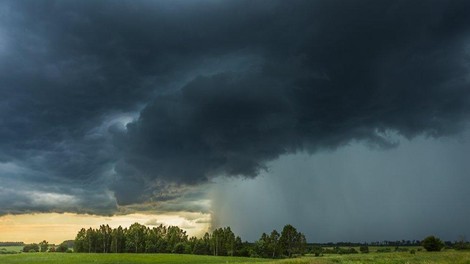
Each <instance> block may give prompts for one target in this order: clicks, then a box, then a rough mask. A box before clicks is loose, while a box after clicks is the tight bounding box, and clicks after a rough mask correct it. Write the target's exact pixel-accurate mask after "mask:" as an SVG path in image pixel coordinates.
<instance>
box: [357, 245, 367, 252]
mask: <svg viewBox="0 0 470 264" xmlns="http://www.w3.org/2000/svg"><path fill="white" fill-rule="evenodd" d="M359 251H361V253H369V247H368V246H367V245H364V246H361V247H359Z"/></svg>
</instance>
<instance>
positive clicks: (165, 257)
mask: <svg viewBox="0 0 470 264" xmlns="http://www.w3.org/2000/svg"><path fill="white" fill-rule="evenodd" d="M0 263H2V264H19V263H28V264H59V263H70V264H75V263H76V264H78V263H80V264H89V263H94V264H141V263H142V264H145V263H155V264H159V263H169V264H172V263H173V264H177V263H178V264H179V263H196V264H198V263H201V264H202V263H208V264H210V263H232V264H242V263H266V264H335V263H339V264H369V263H370V264H372V263H374V264H451V263H452V264H470V252H457V251H443V252H435V253H431V252H417V253H416V254H415V255H412V254H410V253H407V252H399V253H398V252H392V253H369V254H355V255H325V256H323V257H313V256H306V257H302V258H297V259H284V260H269V259H256V258H238V257H213V256H196V255H175V254H78V253H22V254H15V255H0Z"/></svg>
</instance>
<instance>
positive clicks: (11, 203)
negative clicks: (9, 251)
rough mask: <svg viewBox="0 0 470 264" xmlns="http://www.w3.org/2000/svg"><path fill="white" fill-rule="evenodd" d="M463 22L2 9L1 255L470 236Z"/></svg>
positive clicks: (397, 10)
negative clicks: (41, 249) (83, 234)
mask: <svg viewBox="0 0 470 264" xmlns="http://www.w3.org/2000/svg"><path fill="white" fill-rule="evenodd" d="M469 12H470V2H468V1H458V0H451V1H444V0H439V1H438V0H431V1H428V0H427V1H424V0H417V1H400V0H396V1H387V0H384V1H376V0H373V1H372V0H356V1H345V0H333V1H331V0H306V1H300V0H295V1H280V0H270V1H267V0H266V1H263V0H260V1H248V0H246V1H245V0H241V1H240V0H239V1H235V0H233V1H229V0H225V1H214V0H195V1H183V0H175V1H146V0H137V1H136V0H133V1H125V0H124V1H106V0H105V1H71V0H70V1H52V0H50V1H42V0H38V1H26V0H24V1H23V0H18V1H16V0H15V1H8V0H7V1H1V2H0V241H4V240H15V241H25V242H37V241H40V240H42V239H48V240H50V241H53V242H61V241H62V240H65V239H73V234H75V233H76V232H77V231H78V230H79V227H88V226H99V225H100V224H106V223H109V224H110V225H113V226H114V225H119V224H122V225H124V226H125V225H130V223H132V222H140V223H142V224H146V223H148V224H155V223H166V224H178V225H180V226H182V227H184V228H185V229H187V230H188V232H190V233H191V234H194V235H199V234H201V233H203V232H205V231H207V230H210V229H211V228H216V227H220V226H227V225H230V226H231V227H232V230H234V232H235V233H237V234H238V235H240V236H241V237H242V239H244V240H249V241H254V240H256V239H258V238H259V236H260V235H261V233H262V232H270V231H271V230H272V229H277V230H280V229H282V226H283V225H285V224H293V225H294V226H295V227H296V228H297V229H298V230H299V231H301V232H303V233H305V235H306V237H307V239H308V240H309V241H311V242H329V241H333V242H334V241H376V240H401V239H410V240H412V239H422V238H423V237H425V236H427V235H430V234H435V235H438V236H440V237H442V238H443V239H446V240H457V239H458V238H459V236H461V235H464V236H467V237H470V227H468V225H465V219H468V217H469V216H470V208H469V207H468V206H466V205H465V203H466V202H467V201H469V200H470V194H469V192H468V191H467V190H466V189H467V187H468V186H470V175H469V171H470V167H469V166H470V165H469V163H468V158H467V157H468V156H469V152H470V127H469V121H470V115H469V114H470V86H469V84H470V75H469V73H470V60H469V58H470V57H469V55H470V18H469V17H468V15H467V14H468V13H469ZM41 230H43V231H41ZM46 230H48V231H47V232H46ZM54 230H56V232H55V231H54ZM27 233H29V234H27ZM32 234H35V235H34V236H33V235H32ZM41 235H42V237H44V238H40V237H41Z"/></svg>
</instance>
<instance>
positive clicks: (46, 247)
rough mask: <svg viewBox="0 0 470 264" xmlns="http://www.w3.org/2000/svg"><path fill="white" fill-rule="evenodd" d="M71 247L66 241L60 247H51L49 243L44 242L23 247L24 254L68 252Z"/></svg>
mask: <svg viewBox="0 0 470 264" xmlns="http://www.w3.org/2000/svg"><path fill="white" fill-rule="evenodd" d="M68 250H69V245H68V243H67V241H64V242H63V243H61V244H60V245H58V246H56V245H50V244H49V242H47V241H46V240H43V241H41V242H39V243H37V244H36V243H33V244H27V245H25V246H24V247H23V252H67V251H68Z"/></svg>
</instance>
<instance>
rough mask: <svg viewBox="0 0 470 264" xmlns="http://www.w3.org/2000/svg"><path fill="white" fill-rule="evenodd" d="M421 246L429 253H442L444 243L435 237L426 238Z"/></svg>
mask: <svg viewBox="0 0 470 264" xmlns="http://www.w3.org/2000/svg"><path fill="white" fill-rule="evenodd" d="M421 245H422V246H423V247H424V248H425V249H426V250H427V251H441V249H442V248H443V247H444V243H443V242H442V241H441V240H440V239H439V238H437V237H435V236H428V237H426V238H425V239H424V240H423V241H422V242H421Z"/></svg>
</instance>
